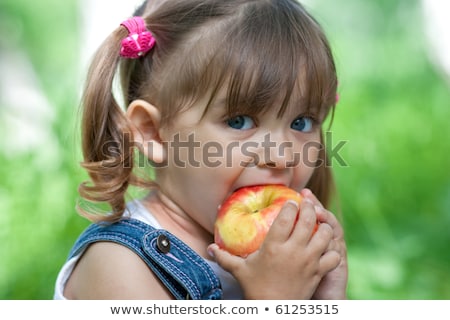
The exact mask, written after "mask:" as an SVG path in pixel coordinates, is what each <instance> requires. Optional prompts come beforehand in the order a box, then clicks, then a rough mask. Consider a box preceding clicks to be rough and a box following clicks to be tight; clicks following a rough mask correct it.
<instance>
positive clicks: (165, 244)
mask: <svg viewBox="0 0 450 320" xmlns="http://www.w3.org/2000/svg"><path fill="white" fill-rule="evenodd" d="M156 247H157V248H158V250H159V251H161V252H162V253H168V252H169V251H170V240H169V238H167V237H166V236H165V235H163V234H160V235H159V236H158V238H157V239H156Z"/></svg>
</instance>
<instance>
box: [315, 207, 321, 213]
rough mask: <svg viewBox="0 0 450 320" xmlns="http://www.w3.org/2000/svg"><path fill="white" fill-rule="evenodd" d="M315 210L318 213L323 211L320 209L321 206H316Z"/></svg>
mask: <svg viewBox="0 0 450 320" xmlns="http://www.w3.org/2000/svg"><path fill="white" fill-rule="evenodd" d="M314 209H315V210H316V211H317V212H322V211H323V208H322V207H319V206H314Z"/></svg>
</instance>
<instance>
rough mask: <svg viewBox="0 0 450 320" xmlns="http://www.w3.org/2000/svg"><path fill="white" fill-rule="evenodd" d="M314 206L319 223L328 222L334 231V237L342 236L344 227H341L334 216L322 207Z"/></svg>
mask: <svg viewBox="0 0 450 320" xmlns="http://www.w3.org/2000/svg"><path fill="white" fill-rule="evenodd" d="M314 208H315V210H316V216H317V221H318V222H319V223H327V224H329V225H330V226H331V228H332V229H333V231H334V237H335V238H342V237H343V236H344V229H343V228H342V226H341V224H340V223H339V221H338V219H337V218H336V216H335V215H334V214H333V213H332V212H330V211H328V210H326V209H325V208H323V207H318V206H316V207H314Z"/></svg>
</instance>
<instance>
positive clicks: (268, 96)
mask: <svg viewBox="0 0 450 320" xmlns="http://www.w3.org/2000/svg"><path fill="white" fill-rule="evenodd" d="M256 6H257V7H260V6H261V5H260V4H254V5H253V6H248V7H247V10H246V11H245V13H244V14H243V15H242V16H241V19H240V23H236V24H235V27H234V28H232V29H230V30H229V31H228V33H227V37H226V38H225V39H224V41H223V45H222V46H220V47H219V48H218V49H217V51H216V53H215V55H214V56H213V58H212V60H211V63H210V64H209V65H208V66H207V68H206V69H205V73H204V76H205V77H204V79H203V80H204V81H200V83H201V87H202V90H205V91H203V92H212V95H211V97H210V101H212V100H214V98H215V97H216V95H217V93H218V92H220V91H221V90H222V89H225V92H226V106H227V113H228V114H229V115H230V116H233V115H237V114H246V115H249V116H252V115H259V114H262V113H264V112H266V111H268V110H276V111H277V116H278V117H281V116H282V115H283V114H284V112H285V111H286V110H287V109H288V108H293V109H294V110H298V112H304V113H308V114H310V115H315V116H316V117H318V118H319V116H320V115H322V117H324V116H325V115H326V114H328V112H329V110H330V108H331V107H332V106H334V104H335V102H336V101H335V98H336V86H337V80H336V70H335V65H334V62H333V58H332V54H331V50H330V48H329V45H328V43H327V41H326V39H325V38H324V36H323V34H322V31H321V30H320V28H319V26H318V25H317V23H316V22H315V21H314V20H312V18H311V17H310V16H308V15H306V14H305V13H304V11H302V14H301V15H300V14H298V11H299V10H301V9H300V7H295V8H290V7H287V6H285V7H283V6H278V7H276V6H270V5H268V6H267V5H266V7H265V8H266V10H263V9H264V8H259V9H256V8H253V7H256ZM311 21H314V23H313V24H311ZM311 25H313V26H315V28H311ZM205 80H206V81H205ZM211 89H212V90H211ZM206 90H207V91H206Z"/></svg>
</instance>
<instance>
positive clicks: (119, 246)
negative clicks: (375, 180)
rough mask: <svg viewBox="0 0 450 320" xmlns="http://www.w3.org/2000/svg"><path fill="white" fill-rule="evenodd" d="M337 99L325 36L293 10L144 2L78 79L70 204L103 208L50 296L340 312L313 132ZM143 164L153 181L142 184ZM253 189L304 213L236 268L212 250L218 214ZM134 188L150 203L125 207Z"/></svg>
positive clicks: (338, 238) (324, 178)
mask: <svg viewBox="0 0 450 320" xmlns="http://www.w3.org/2000/svg"><path fill="white" fill-rule="evenodd" d="M116 76H119V78H118V79H120V85H121V90H122V91H121V93H122V98H123V100H124V104H125V105H126V106H127V108H126V110H125V111H124V110H123V109H122V108H121V107H120V106H119V103H118V102H117V100H116V98H117V97H115V96H114V95H113V87H115V85H113V83H114V84H115V80H116V79H117V78H116ZM336 86H337V80H336V70H335V65H334V61H333V58H332V54H331V51H330V48H329V45H328V42H327V40H326V37H325V36H324V34H323V32H322V30H321V28H320V26H319V25H318V23H317V22H316V21H315V20H314V19H313V18H312V17H311V16H310V15H309V14H308V13H307V12H306V11H305V9H304V8H303V7H302V6H301V5H300V4H299V3H297V2H296V1H295V0H227V1H223V0H152V1H148V2H147V1H146V2H145V3H144V4H143V5H142V6H141V7H140V8H139V9H138V10H137V12H136V13H135V16H134V17H132V18H130V19H128V20H126V21H124V22H123V23H122V24H121V25H120V26H119V27H118V28H117V29H116V30H115V31H114V32H113V33H112V34H111V35H110V36H109V37H108V38H107V39H106V41H105V42H104V43H103V44H102V45H101V47H100V48H99V50H98V51H97V53H96V55H95V57H94V60H93V61H92V65H91V68H90V70H89V74H88V78H87V84H86V88H85V91H84V95H83V108H84V110H83V120H82V143H83V154H84V161H83V163H82V165H83V167H84V168H85V169H86V170H87V172H88V173H89V175H90V178H91V182H90V183H85V184H82V185H81V186H80V189H79V191H80V194H81V196H82V197H83V198H84V199H86V200H87V201H92V202H103V203H107V204H109V205H110V207H111V210H110V213H109V214H107V215H102V214H99V213H96V212H93V211H92V210H90V211H89V210H87V209H80V211H81V213H82V214H83V215H84V216H86V217H87V218H89V219H90V220H91V221H93V222H94V223H93V224H92V225H91V226H90V227H88V229H87V230H85V232H84V233H83V234H82V235H81V236H80V237H79V239H78V240H77V242H76V243H75V245H74V247H73V249H72V251H71V252H70V255H69V258H68V260H67V262H66V263H65V265H64V266H63V268H62V270H61V271H60V273H59V275H58V279H57V283H56V291H55V298H56V299H310V298H314V299H344V298H345V297H346V286H347V258H346V246H345V242H344V236H343V230H342V228H341V225H340V223H339V222H338V220H337V219H336V217H335V216H334V215H333V214H332V213H331V212H329V211H328V210H327V209H325V208H326V207H327V206H328V205H329V201H330V193H331V191H332V188H333V181H332V176H331V173H330V168H329V165H328V161H327V156H326V153H325V149H324V148H323V147H322V129H321V124H322V123H323V121H324V119H325V118H326V117H327V115H328V114H329V112H330V110H332V109H333V108H334V105H335V103H336ZM136 149H137V150H138V151H139V152H138V153H136V152H135V150H136ZM136 156H137V158H136ZM143 159H145V160H146V161H142V160H143ZM144 162H148V163H150V164H151V165H152V168H151V176H152V179H151V181H150V179H144V178H143V177H142V175H139V174H138V171H137V169H140V168H142V167H145V166H144V164H145V163H144ZM141 171H142V170H141ZM261 184H283V185H286V186H288V187H290V188H292V189H295V190H297V191H299V192H301V194H302V196H303V197H304V201H302V202H301V204H300V205H298V204H295V203H290V202H289V203H286V204H285V206H284V207H283V209H282V211H281V212H280V214H279V216H278V218H277V219H276V220H275V221H274V223H273V225H272V228H271V229H270V231H269V233H268V235H267V237H266V239H265V241H264V243H263V245H262V246H261V248H260V249H259V250H258V251H256V252H254V253H253V254H251V255H249V256H248V257H246V258H241V257H237V256H233V255H231V254H229V253H227V252H225V251H223V250H221V249H219V248H218V246H217V245H215V244H213V242H214V235H213V233H214V222H215V219H216V214H217V209H218V207H219V206H220V205H221V203H222V202H223V201H224V200H225V199H226V198H227V197H228V196H229V195H230V194H231V193H233V192H234V191H235V190H237V189H238V188H241V187H246V186H253V185H261ZM130 185H135V186H140V187H145V188H147V190H149V193H148V195H147V196H145V197H143V198H142V199H135V200H130V201H126V194H127V190H128V187H129V186H130ZM299 213H300V214H299ZM297 218H298V221H296V220H297ZM316 221H318V222H319V228H318V230H317V231H316V232H315V233H314V232H313V229H314V227H315V224H316Z"/></svg>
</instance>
